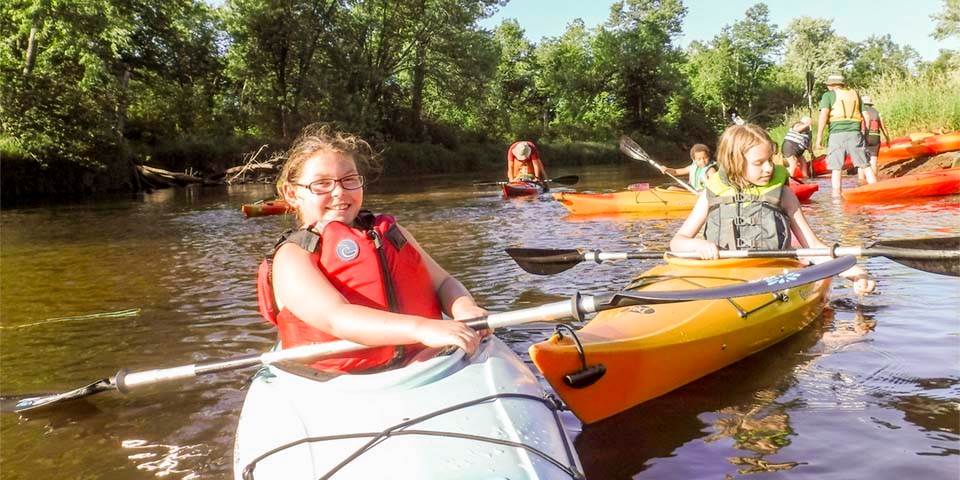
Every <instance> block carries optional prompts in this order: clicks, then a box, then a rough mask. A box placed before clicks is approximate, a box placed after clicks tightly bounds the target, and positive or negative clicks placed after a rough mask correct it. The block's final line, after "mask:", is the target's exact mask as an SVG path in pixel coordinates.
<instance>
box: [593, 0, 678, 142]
mask: <svg viewBox="0 0 960 480" xmlns="http://www.w3.org/2000/svg"><path fill="white" fill-rule="evenodd" d="M686 12H687V9H686V7H684V6H683V3H682V2H681V1H680V0H625V1H623V2H617V3H614V4H613V6H611V7H610V18H609V20H608V21H607V22H606V23H605V24H604V26H603V28H602V29H601V30H600V31H599V32H598V35H597V38H596V41H595V49H596V51H597V54H598V55H599V56H600V57H601V58H603V59H604V61H603V62H601V64H602V65H608V66H612V67H614V68H615V70H613V71H612V72H609V73H606V72H605V73H606V74H607V75H609V76H610V78H611V79H612V90H613V91H614V92H616V95H617V101H618V102H619V104H620V108H621V109H622V111H623V112H624V127H626V128H627V129H630V130H636V131H639V132H642V133H646V134H649V135H658V134H662V133H664V131H665V130H667V129H668V128H667V125H665V124H664V117H665V115H666V114H667V112H668V109H669V103H670V99H671V97H672V96H673V93H674V92H676V91H677V90H679V89H680V88H681V87H682V84H683V78H682V75H681V72H680V65H681V64H682V62H683V53H682V52H681V51H680V49H678V48H677V47H676V46H675V45H674V42H675V41H676V40H677V38H678V37H679V35H680V33H681V26H682V22H683V17H684V16H685V15H686Z"/></svg>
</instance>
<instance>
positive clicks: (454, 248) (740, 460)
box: [0, 164, 960, 480]
mask: <svg viewBox="0 0 960 480" xmlns="http://www.w3.org/2000/svg"><path fill="white" fill-rule="evenodd" d="M643 168H644V167H642V166H638V165H634V164H628V165H614V166H604V167H590V168H580V169H555V171H552V172H551V173H552V174H554V175H557V176H559V175H567V174H579V175H582V176H583V180H582V181H581V183H580V184H579V185H577V188H578V189H587V190H594V191H601V190H613V189H617V188H622V187H623V186H624V185H625V184H627V183H630V182H637V181H647V182H650V183H652V184H653V183H659V182H661V181H662V180H661V179H660V178H649V177H647V178H645V177H644V175H645V174H649V170H643ZM471 180H496V178H473V179H471ZM850 181H851V180H850V179H848V183H847V186H848V187H850V186H852V184H851V183H849V182H850ZM819 182H820V186H821V189H822V190H821V191H820V192H817V193H816V194H815V195H814V196H813V199H812V202H811V203H809V204H808V205H806V206H805V207H804V211H805V212H806V213H807V215H808V217H809V218H810V219H811V223H812V224H813V225H814V229H815V230H816V231H817V232H818V234H819V235H820V236H821V238H823V239H824V240H825V241H827V243H833V242H839V243H842V244H849V245H856V244H862V243H869V242H871V241H876V240H880V239H894V238H909V237H921V236H930V235H939V236H955V235H958V234H960V196H952V197H940V198H932V199H919V200H911V201H907V202H895V203H887V204H881V205H866V206H853V205H845V204H843V203H842V202H840V201H837V200H833V199H832V198H831V197H830V195H829V181H828V180H826V179H821V180H820V181H819ZM464 185H469V183H468V180H466V179H464V178H462V177H453V176H441V177H431V178H416V179H409V178H408V179H393V180H386V179H385V180H383V181H381V182H378V183H377V184H374V185H373V186H372V187H371V189H370V191H369V192H368V194H367V204H366V206H367V207H369V208H372V209H373V210H375V211H386V212H391V213H394V214H396V215H397V216H398V218H399V220H400V222H401V223H402V224H404V225H405V226H406V227H407V228H408V229H409V230H410V231H411V232H412V233H413V234H414V235H415V236H416V237H417V239H418V240H419V242H420V243H421V244H422V245H423V246H424V247H425V248H426V249H427V250H428V251H429V252H430V253H431V254H432V255H433V257H434V258H435V259H436V260H438V261H439V263H440V264H441V265H443V266H444V267H445V268H446V269H447V270H449V271H450V272H451V273H453V274H454V275H455V276H457V277H458V278H459V279H461V281H463V283H464V284H465V285H467V287H468V288H470V289H471V290H472V291H473V292H474V294H475V296H476V297H477V298H478V300H479V301H480V302H481V303H482V304H483V305H485V306H486V307H487V308H488V309H490V310H491V311H505V310H511V309H516V308H522V307H529V306H534V305H538V304H542V303H546V302H552V301H557V300H561V299H564V298H568V296H569V295H570V294H572V293H574V292H576V291H580V292H583V293H587V294H595V293H603V292H609V291H610V290H611V289H615V288H617V287H620V286H622V285H624V284H625V283H626V282H627V281H628V280H629V279H630V277H631V276H632V275H634V274H636V273H638V272H640V271H642V270H643V269H645V268H648V267H649V266H651V265H652V264H653V263H655V262H640V261H622V262H607V263H604V264H602V265H596V264H582V265H579V266H577V267H575V268H573V269H571V270H569V271H567V272H564V273H561V274H557V275H553V276H543V277H541V276H533V275H530V274H527V273H525V272H523V271H522V270H520V269H519V268H518V267H517V266H516V265H514V264H513V263H512V261H511V260H510V258H509V257H508V256H507V255H506V254H505V253H504V252H503V249H504V248H506V247H521V246H522V247H544V248H570V247H588V248H601V249H606V250H609V251H624V250H630V249H637V248H646V249H651V250H660V249H664V248H666V247H667V245H668V242H669V240H670V237H671V236H672V234H673V232H674V231H676V230H677V228H678V227H679V225H680V223H681V222H682V219H681V218H674V219H651V218H640V217H594V218H586V219H584V218H570V217H567V216H566V211H565V210H564V209H563V207H562V206H561V205H560V204H558V203H557V202H554V201H552V200H551V199H550V198H549V196H543V197H541V198H539V199H534V200H513V201H504V200H502V199H501V198H500V197H499V195H498V192H497V191H496V190H494V189H493V188H490V187H487V188H471V187H469V186H468V187H464ZM270 196H271V192H270V189H269V187H268V186H266V185H244V186H234V187H222V188H202V189H201V188H186V189H174V190H165V191H159V192H156V193H153V194H149V195H144V196H142V197H140V198H135V199H132V198H130V197H121V198H102V199H98V200H91V201H86V202H81V203H71V204H55V205H43V206H31V207H19V208H12V209H11V208H8V209H5V210H3V211H2V215H0V219H2V224H0V233H2V242H0V253H2V256H0V259H2V263H0V267H2V277H0V279H2V283H0V326H2V330H0V341H2V344H0V369H2V370H0V373H2V375H0V389H2V392H3V394H5V395H9V394H13V393H22V392H38V391H39V392H44V391H50V392H57V391H64V390H69V389H72V388H75V387H79V386H81V385H85V384H87V383H90V382H92V381H94V380H96V379H99V378H103V377H107V376H110V375H113V374H114V373H116V371H117V370H118V369H119V368H120V367H125V368H127V369H129V370H132V371H136V370H145V369H152V368H161V367H172V366H177V365H186V364H191V363H195V362H199V361H204V360H220V359H226V358H229V357H233V356H238V355H245V354H252V353H257V352H261V351H264V350H266V349H268V348H269V347H270V346H271V344H272V343H273V342H274V340H275V334H274V329H273V327H272V326H271V325H269V324H267V323H265V322H264V321H263V320H261V319H260V317H259V315H258V313H257V306H256V295H255V287H254V272H255V270H256V266H257V264H258V262H259V260H260V258H262V255H263V254H264V253H265V252H266V250H267V249H268V248H269V247H270V246H271V244H272V242H273V240H274V238H275V236H276V234H278V233H279V232H280V231H281V230H282V229H283V228H285V227H287V226H290V225H291V224H292V220H291V219H290V218H284V217H264V218H253V219H244V218H243V217H242V216H241V214H240V210H239V207H240V205H241V204H243V203H248V202H252V201H254V200H257V199H260V198H266V197H270ZM861 264H863V265H865V266H866V267H867V268H868V270H869V271H870V272H871V273H872V275H874V277H875V278H876V279H877V281H878V284H879V287H878V293H877V294H875V295H870V296H867V297H865V298H858V296H856V295H855V294H854V293H853V291H852V289H851V288H850V285H849V284H847V283H846V282H844V281H842V280H838V281H835V282H834V287H833V290H832V296H831V298H832V300H831V303H830V306H829V308H828V309H827V310H826V311H825V312H824V314H823V315H822V317H821V318H819V319H818V320H817V321H815V322H814V324H813V325H812V326H811V327H810V328H808V329H806V330H804V331H802V332H800V333H799V334H797V335H795V336H793V337H791V338H789V339H787V340H786V341H784V342H782V343H780V344H778V345H775V346H773V347H771V348H770V349H768V350H766V351H764V352H761V353H760V354H757V355H755V356H753V357H751V358H748V359H746V360H744V361H742V362H739V363H737V364H735V365H733V366H731V367H728V368H726V369H724V370H721V371H720V372H717V373H715V374H713V375H710V376H708V377H706V378H704V379H701V380H699V381H697V382H694V383H692V384H690V385H688V386H686V387H684V388H681V389H679V390H677V391H674V392H672V393H670V394H667V395H665V396H663V397H660V398H658V399H655V400H652V401H650V402H647V403H646V404H643V405H640V406H639V407H636V408H634V409H632V410H629V411H627V412H625V413H622V414H620V415H617V416H615V417H613V418H611V419H608V420H605V421H602V422H599V423H596V424H592V425H587V426H584V425H581V424H580V423H579V422H578V421H577V420H576V418H575V417H573V416H572V415H570V414H566V413H565V414H564V415H565V417H564V420H565V423H566V425H567V427H568V429H569V432H570V434H571V436H574V437H575V443H576V447H577V449H578V451H579V453H580V456H581V459H582V462H583V465H584V469H585V473H586V474H587V477H588V478H591V479H618V478H642V479H654V478H655V479H670V478H676V479H689V478H717V479H721V478H734V477H744V476H748V475H754V474H756V475H759V476H757V477H756V478H789V479H800V478H816V479H819V480H822V479H850V478H872V479H901V478H941V479H955V478H958V476H960V385H958V383H960V313H958V312H960V279H957V278H952V277H945V276H940V275H934V274H929V273H924V272H920V271H917V270H913V269H910V268H907V267H904V266H901V265H899V264H896V263H893V262H891V261H889V260H887V259H883V258H870V259H862V260H861ZM110 313H112V315H106V314H110ZM551 332H552V326H551V325H548V324H534V325H527V326H523V327H515V328H512V329H510V330H506V331H500V332H498V334H499V335H500V336H501V337H502V338H504V339H505V340H506V341H507V342H508V343H509V344H510V345H511V346H512V348H513V349H514V350H515V351H516V352H518V353H519V354H521V356H522V357H523V358H524V360H526V361H527V362H529V357H527V355H526V349H527V346H529V344H530V343H531V342H536V341H540V340H543V339H545V338H546V337H548V336H549V335H550V333H551ZM531 368H532V367H531ZM250 374H251V371H250V370H245V371H234V372H227V373H220V374H215V375H209V376H205V377H202V378H198V379H195V380H191V381H185V382H179V383H172V384H164V385H156V386H152V387H147V388H145V389H143V390H138V391H135V392H133V393H131V394H129V395H126V396H124V395H120V394H118V393H116V392H107V393H102V394H99V395H96V396H92V397H89V398H88V399H85V400H82V401H75V402H70V403H64V404H59V405H57V406H55V407H53V408H50V409H47V410H42V411H38V412H36V413H30V414H26V415H14V414H4V415H3V416H2V417H0V476H2V477H3V478H4V479H31V480H35V479H47V478H86V479H94V478H96V479H150V478H164V479H195V478H203V479H228V478H231V476H232V449H233V436H234V431H235V428H236V422H237V417H238V414H239V412H240V407H241V404H242V402H243V398H244V393H245V390H244V386H245V382H246V380H247V379H248V378H249V376H250Z"/></svg>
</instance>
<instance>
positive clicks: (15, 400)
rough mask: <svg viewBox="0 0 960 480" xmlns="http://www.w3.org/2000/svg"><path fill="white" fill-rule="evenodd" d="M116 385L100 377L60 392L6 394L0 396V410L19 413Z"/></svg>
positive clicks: (86, 395) (94, 392) (102, 390)
mask: <svg viewBox="0 0 960 480" xmlns="http://www.w3.org/2000/svg"><path fill="white" fill-rule="evenodd" d="M114 389H116V386H115V385H114V384H113V382H111V381H110V379H108V378H102V379H100V380H97V381H96V382H93V383H91V384H90V385H86V386H83V387H80V388H75V389H73V390H70V391H67V392H61V393H33V394H29V395H8V396H4V397H0V412H2V413H20V412H25V411H27V410H33V409H36V408H41V407H45V406H47V405H52V404H54V403H60V402H65V401H68V400H75V399H78V398H83V397H89V396H90V395H94V394H97V393H100V392H105V391H107V390H114Z"/></svg>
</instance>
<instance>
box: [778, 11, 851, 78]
mask: <svg viewBox="0 0 960 480" xmlns="http://www.w3.org/2000/svg"><path fill="white" fill-rule="evenodd" d="M852 50H853V44H852V43H851V42H850V41H849V40H847V39H846V38H844V37H842V36H840V35H837V33H836V32H834V30H833V21H832V20H826V19H822V18H812V17H797V18H795V19H793V20H791V21H790V23H789V24H788V25H787V29H786V52H785V53H784V56H783V68H784V69H785V71H786V72H787V73H788V74H789V75H791V76H792V77H793V79H794V81H795V82H796V83H797V84H802V83H803V82H804V78H805V77H806V72H813V75H814V78H816V79H817V81H818V84H819V82H823V80H825V79H826V78H827V76H828V75H830V74H831V73H836V72H840V71H841V70H843V69H844V67H846V66H847V65H848V64H849V62H850V58H851V55H852ZM821 88H822V87H821Z"/></svg>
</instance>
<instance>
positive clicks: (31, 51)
mask: <svg viewBox="0 0 960 480" xmlns="http://www.w3.org/2000/svg"><path fill="white" fill-rule="evenodd" d="M26 60H27V61H26V64H25V65H24V66H23V76H24V77H29V76H30V74H31V73H32V72H33V65H34V64H35V63H36V61H37V27H30V39H29V40H27V55H26Z"/></svg>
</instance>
